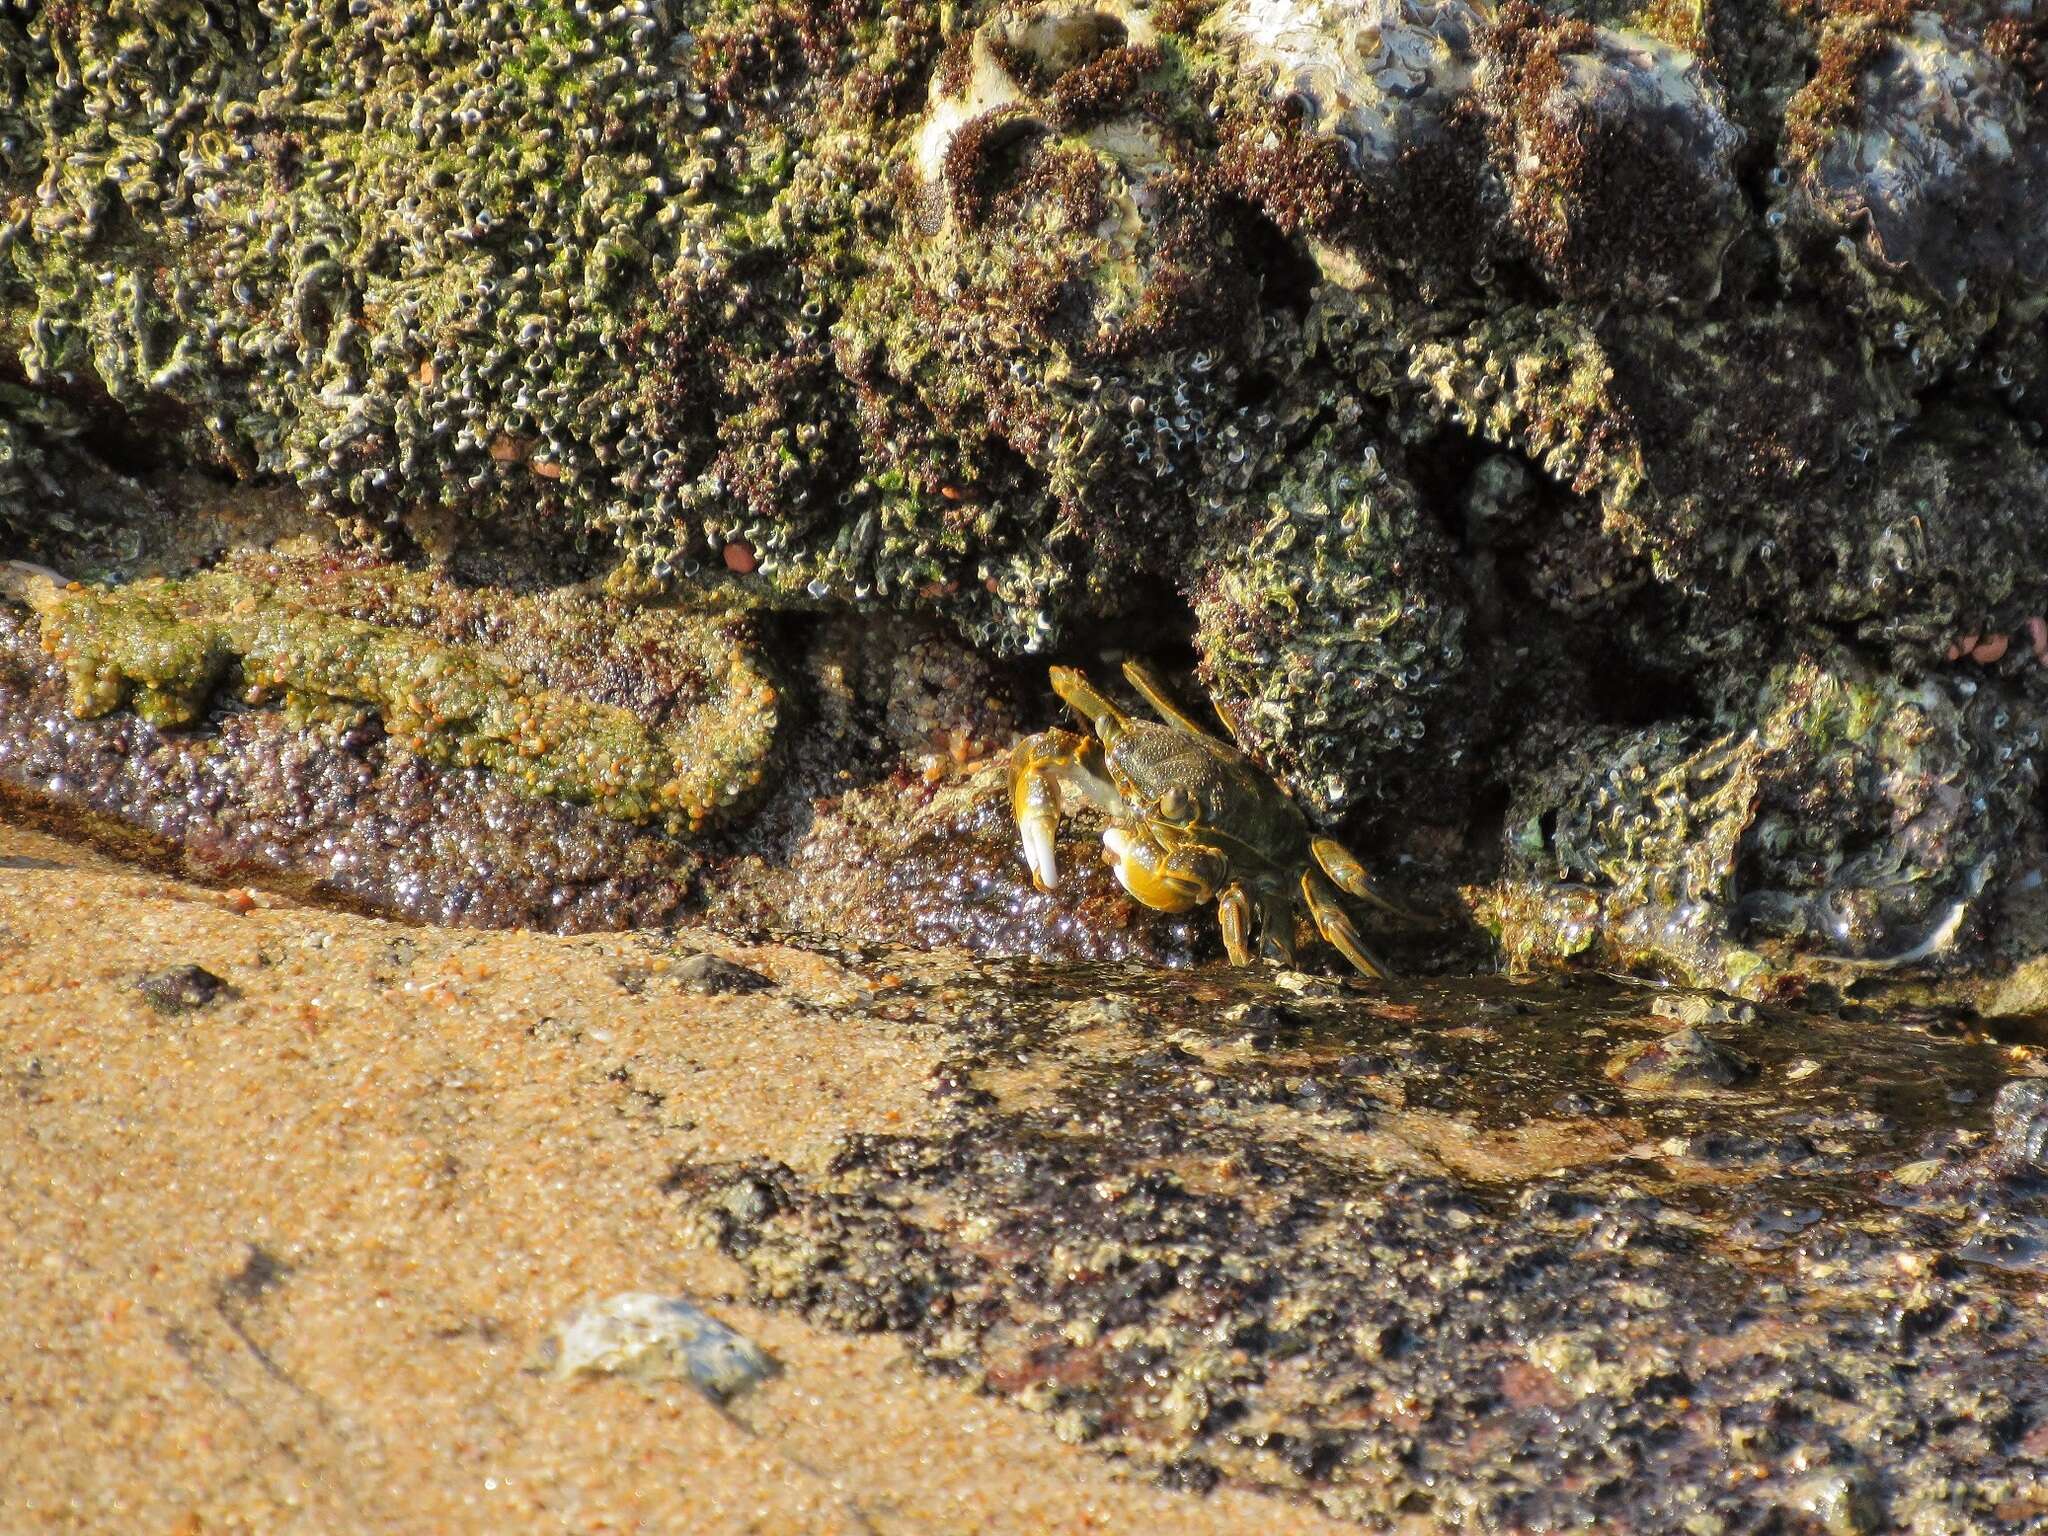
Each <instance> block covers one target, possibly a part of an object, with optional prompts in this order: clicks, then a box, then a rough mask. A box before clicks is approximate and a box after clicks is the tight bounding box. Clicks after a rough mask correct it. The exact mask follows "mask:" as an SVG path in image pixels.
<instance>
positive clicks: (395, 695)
mask: <svg viewBox="0 0 2048 1536" xmlns="http://www.w3.org/2000/svg"><path fill="white" fill-rule="evenodd" d="M29 600H30V604H31V606H32V607H33V608H34V609H35V611H36V613H37V615H38V617H39V618H40V620H41V625H42V638H43V645H44V648H45V649H46V650H48V651H49V652H50V653H51V654H52V655H53V656H54V657H55V658H56V660H57V661H58V662H59V663H60V664H61V665H62V667H63V668H64V672H65V676H66V680H67V683H68V688H69V701H70V706H71V709H72V710H73V712H74V713H75V714H77V715H79V716H81V717H84V718H91V717H93V716H97V715H103V714H106V713H108V712H110V711H112V710H115V709H118V708H120V707H122V706H123V705H129V706H132V707H133V708H134V709H135V710H136V712H137V713H138V714H140V715H141V716H143V718H144V719H146V720H148V721H149V722H150V723H151V724H154V725H159V726H170V727H180V726H189V725H192V724H194V723H195V722H197V721H198V720H199V719H200V718H201V717H202V716H203V715H204V714H205V713H206V712H207V710H208V709H209V708H210V707H211V706H212V705H213V704H214V702H215V700H216V699H217V697H219V696H220V695H221V694H222V693H223V691H224V690H226V689H228V688H229V686H230V685H232V688H233V690H234V692H236V693H238V694H239V695H240V696H241V697H242V698H243V700H245V701H246V702H264V701H269V700H281V701H282V702H283V704H284V705H285V707H286V709H287V710H288V711H289V712H290V713H291V714H292V715H293V716H294V717H295V718H296V719H298V720H300V721H302V722H313V721H318V720H341V721H350V720H354V719H355V718H357V717H359V716H361V715H364V714H369V715H372V716H374V717H376V719H377V720H378V721H379V722H380V723H381V725H382V728H383V730H384V732H385V734H386V735H387V736H388V737H389V738H391V739H392V740H393V741H394V742H396V743H398V744H399V745H400V746H402V747H403V748H405V749H406V750H408V751H410V752H412V753H414V754H416V755H418V756H420V757H422V758H425V759H426V760H428V761H429V762H432V763H435V764H437V765H440V766H445V767H455V768H471V767H477V768H484V769H488V770H490V771H491V772H492V773H495V774H497V775H500V776H501V777H502V778H503V779H504V780H505V781H506V782H507V783H509V784H511V785H512V786H513V787H515V788H517V789H519V790H521V791H522V792H524V793H527V794H530V795H535V796H541V797H546V798H551V799H559V800H564V801H567V802H570V803H573V804H579V805H588V806H591V807H592V808H594V809H595V810H597V811H599V812H601V813H602V814H604V815H606V816H610V817H614V818H616V819H618V820H622V821H630V822H646V821H659V822H661V823H662V824H663V825H665V826H666V827H667V828H668V829H669V830H671V831H675V832H693V831H697V830H701V829H702V828H703V827H704V826H705V825H707V824H708V823H710V822H712V821H714V820H716V819H720V818H723V817H725V816H727V815H729V814H731V813H732V811H733V810H734V809H735V807H737V806H739V805H741V804H743V803H744V802H745V801H747V800H748V799H749V798H750V797H751V795H752V793H753V791H754V790H756V789H757V788H758V787H759V786H760V784H761V781H762V777H763V774H764V772H765V769H766V766H767V762H768V759H769V756H770V753H771V752H772V751H773V748H774V745H775V737H776V726H777V719H778V709H777V690H776V687H775V685H774V683H773V681H772V680H771V679H770V677H769V675H768V674H767V673H766V672H765V671H764V670H763V668H762V666H761V664H760V662H759V661H758V660H757V659H756V658H755V656H754V654H753V652H752V651H751V649H750V648H749V647H748V646H747V645H745V644H735V643H734V640H735V639H736V638H738V637H739V635H740V633H741V632H740V631H737V630H736V629H735V627H734V625H733V624H732V623H731V622H730V621H726V620H721V619H717V618H706V617H696V616H690V615H684V614H679V613H674V612H664V611H644V612H637V613H631V614H622V613H619V612H617V611H616V610H613V609H610V608H607V607H603V606H601V605H598V604H594V603H591V602H589V601H588V600H584V599H579V598H576V597H574V596H573V595H568V594H552V595H548V596H544V597H526V596H519V595H515V594H512V593H507V592H502V591H476V590H472V589H464V588H460V587H458V586H456V585H455V584H454V583H453V582H452V581H451V580H449V578H447V577H446V576H444V575H439V574H436V573H433V572H424V571H407V570H403V569H400V568H395V567H389V566H374V565H367V564H362V563H354V564H351V563H347V562H341V563H337V562H334V561H331V560H329V559H327V558H325V557H319V556H290V555H250V556H244V557H241V558H239V559H238V560H235V561H232V562H230V563H229V564H227V565H224V566H221V567H217V568H215V569H213V570H210V571H206V572H202V573H200V574H198V575H195V576H191V577H186V578H182V579H179V580H168V581H167V580H162V579H154V580H146V581H138V582H132V583H129V584H127V585H125V586H120V587H115V588H96V587H81V586H77V585H71V586H64V587H60V586H57V585H56V584H55V583H53V582H49V581H42V582H40V583H37V584H35V585H33V586H32V587H31V589H30V593H29Z"/></svg>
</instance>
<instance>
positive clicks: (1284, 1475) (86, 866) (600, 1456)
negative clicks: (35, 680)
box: [0, 827, 2048, 1533]
mask: <svg viewBox="0 0 2048 1536" xmlns="http://www.w3.org/2000/svg"><path fill="white" fill-rule="evenodd" d="M0 952H4V960H5V964H4V966H0V1024H4V1029H0V1039H4V1042H5V1052H6V1060H5V1062H4V1064H0V1070H4V1071H5V1072H6V1074H7V1077H8V1081H9V1082H11V1083H12V1084H13V1088H14V1097H13V1103H14V1107H13V1110H12V1112H11V1113H10V1114H9V1116H8V1117H7V1118H6V1120H5V1122H4V1124H0V1143H4V1146H0V1151H4V1154H5V1155H4V1157H0V1188H4V1191H5V1195H6V1199H5V1209H6V1211H7V1213H8V1215H7V1220H8V1222H9V1223H10V1232H11V1237H10V1241H9V1242H8V1244H7V1245H6V1246H5V1257H4V1259H0V1297H4V1299H5V1301H6V1305H7V1309H8V1315H9V1316H10V1318H12V1319H13V1320H14V1325H13V1326H12V1327H11V1328H10V1329H9V1330H8V1333H7V1340H8V1341H9V1342H7V1343H6V1344H5V1346H4V1347H0V1356H4V1361H5V1366H6V1369H5V1371H4V1372H0V1379H4V1381H5V1385H4V1387H0V1404H4V1405H5V1406H6V1409H7V1413H8V1418H9V1421H10V1422H11V1423H12V1424H14V1425H15V1426H16V1432H15V1433H14V1434H13V1435H11V1436H9V1437H8V1438H7V1440H6V1443H5V1445H4V1446H0V1469H4V1470H5V1473H6V1475H7V1478H8V1487H9V1490H10V1492H9V1500H10V1508H12V1509H14V1510H16V1511H17V1512H20V1513H23V1514H25V1515H26V1516H27V1517H28V1518H30V1519H31V1520H33V1521H34V1522H35V1523H37V1524H39V1525H41V1526H50V1525H60V1526H65V1527H68V1528H74V1529H91V1530H100V1529H108V1530H111V1529H135V1528H138V1527H146V1528H152V1529H154V1528H175V1527H176V1525H177V1523H178V1522H179V1521H181V1520H182V1521H185V1522H186V1523H187V1525H188V1526H191V1527H192V1528H196V1529H215V1528H222V1529H237V1528H250V1529H273V1530H274V1529H289V1528H296V1527H298V1526H303V1527H304V1528H307V1529H313V1528H319V1529H325V1530H351V1531H353V1530H364V1531H369V1530H385V1529H389V1530H397V1529H409V1528H416V1527H417V1525H418V1523H419V1522H420V1520H422V1519H430V1520H432V1521H434V1522H435V1523H438V1524H441V1525H444V1526H445V1527H446V1528H448V1529H451V1530H491V1529H503V1528H505V1527H506V1525H507V1524H514V1525H517V1524H524V1523H531V1522H534V1521H545V1522H553V1523H559V1524H563V1525H567V1526H572V1527H576V1526H587V1527H590V1528H602V1527H604V1526H605V1525H606V1524H607V1523H609V1524H610V1525H613V1526H623V1527H625V1528H633V1527H634V1526H635V1525H636V1524H637V1525H639V1526H640V1527H643V1528H649V1529H652V1528H660V1527H663V1526H672V1525H677V1524H686V1525H688V1526H689V1528H691V1529H697V1530H706V1531H718V1532H727V1531H730V1532H738V1531H741V1530H752V1529H761V1528H763V1527H764V1526H765V1527H767V1528H776V1529H783V1528H787V1529H802V1530H807V1531H808V1530H816V1531H820V1532H825V1531H836V1530H848V1531H854V1530H866V1531H886V1532H924V1531H934V1532H936V1531H942V1530H958V1529H977V1530H988V1531H996V1532H1000V1531H1010V1530H1014V1531H1019V1532H1024V1531H1040V1530H1064V1529H1076V1528H1084V1527H1092V1528H1096V1529H1103V1530H1111V1531H1115V1530H1130V1531H1141V1530H1158V1529H1174V1530H1187V1531H1194V1532H1200V1531H1215V1532H1231V1531H1255V1530H1271V1529H1274V1528H1275V1527H1276V1525H1278V1526H1282V1527H1284V1528H1286V1529H1289V1530H1299V1531H1304V1532H1311V1531H1319V1530H1333V1531H1334V1530H1337V1529H1357V1528H1359V1525H1360V1524H1363V1525H1364V1526H1367V1527H1393V1528H1398V1529H1404V1530H1411V1531H1416V1532H1421V1531H1428V1530H1440V1529H1472V1530H1506V1529H1517V1530H1521V1529H1552V1528H1579V1527H1583V1526H1585V1525H1588V1524H1594V1523H1597V1524H1598V1525H1600V1526H1601V1527H1602V1528H1603V1529H1608V1530H1616V1531H1638V1530H1639V1531H1655V1532H1660V1533H1663V1532H1677V1531H1688V1532H1690V1531H1695V1530H1700V1529H1713V1530H1723V1531H1739V1530H1760V1529H1774V1528H1775V1529H1793V1530H1803V1529H1812V1530H1816V1531H1829V1532H1835V1531H1841V1532H1859V1531H1868V1532H1873V1533H1874V1532H1880V1531H1884V1532H1889V1531H1906V1532H1927V1533H1934V1532H1953V1531H1982V1532H2001V1531H2012V1532H2018V1531H2022V1530H2027V1529H2032V1528H2035V1527H2037V1526H2038V1525H2040V1524H2041V1523H2042V1521H2043V1519H2044V1518H2048V1483H2044V1482H2043V1480H2042V1473H2041V1468H2042V1467H2043V1465H2044V1464H2048V1387H2044V1382H2048V1326H2044V1323H2043V1318H2044V1317H2048V1310H2044V1306H2043V1303H2044V1301H2048V1295H2044V1291H2043V1287H2044V1285H2048V1161H2044V1159H2048V1075H2044V1074H2048V1058H2044V1057H2043V1056H2042V1054H2041V1051H2040V1048H2039V1047H2037V1046H2034V1045H2030V1044H2028V1043H2026V1042H2024V1041H2021V1040H2017V1039H2011V1038H2008V1039H2005V1040H2000V1039H1995V1038H1991V1037H1987V1036H1985V1035H1983V1034H1982V1033H1980V1032H1977V1031H1974V1030H1972V1029H1970V1028H1969V1027H1967V1026H1966V1025H1965V1024H1963V1023H1962V1022H1960V1021H1959V1020H1958V1019H1957V1018H1956V1017H1955V1016H1954V1015H1952V1014H1946V1013H1940V1012H1935V1011H1932V1010H1926V1011H1920V1012H1917V1013H1916V1012H1908V1011H1902V1010H1896V1009H1894V1010H1891V1011H1889V1012H1888V1013H1885V1014H1877V1013H1875V1012H1873V1011H1872V1010H1868V1009H1864V1008H1860V1007H1857V1006H1854V1005H1850V1006H1846V1007H1843V1008H1841V1009H1838V1010H1835V1011H1833V1012H1810V1013H1804V1014H1801V1013H1793V1012H1788V1011H1785V1010H1782V1009H1777V1008H1759V1007H1752V1006H1750V1005H1747V1004H1731V1003H1728V1002H1726V1001H1725V1000H1716V999H1713V998H1711V997H1706V996H1702V995H1698V994H1688V993H1678V992H1669V991H1663V992H1660V991H1657V990H1655V989H1650V988H1643V987H1624V986H1619V985H1615V984H1609V983H1596V982H1580V983H1576V984H1572V985H1569V986H1560V985H1557V984H1552V983H1533V984H1532V983H1521V984H1517V983H1511V982H1507V981H1499V980H1496V981H1487V982H1479V983H1438V982H1409V983H1396V984H1392V985H1390V986H1384V987H1377V988H1374V987H1366V986H1363V985H1351V984H1344V985H1339V984H1336V983H1330V982H1323V981H1319V980H1316V979H1315V978H1311V977H1305V976H1300V975H1295V974H1291V973H1274V972H1267V973H1264V974H1263V975H1260V976H1256V977H1247V976H1245V975H1244V974H1242V973H1234V972H1232V971H1230V970H1229V969H1228V968H1225V967H1215V966H1211V967H1205V968H1202V969H1199V970H1197V971H1194V972H1192V973H1183V974H1180V975H1176V976H1166V975H1163V974H1162V973H1160V972H1158V971H1156V970H1152V969H1149V968H1144V967H1139V966H1135V965H1132V964H1128V963H1125V964H1102V965H1093V966H1077V965H1071V964H1069V965H1063V966H1046V965H1044V964H1042V963H1037V962H1014V963H1010V964H1006V965H999V966H997V965H990V964H987V963H980V964H972V963H968V962H966V961H963V960H962V959H960V958H958V957H957V956H949V955H947V954H943V953H940V954H931V953H923V952H917V951H905V950H890V949H885V948H880V947H873V948H868V949H864V950H858V951H852V950H841V951H837V952H825V951H820V950H818V949H815V948H810V949H806V948H793V947H789V946H783V945H773V944H760V945H751V946H735V945H733V944H731V943H730V942H729V941H726V940H723V939H721V938H719V937H718V936H716V935H713V934H709V933H702V932H693V931H689V930H684V931H681V932H677V933H674V934H671V935H666V936H656V935H624V936H612V937H586V938H551V937H546V936H540V935H533V934H517V933H511V934H475V933H462V932H458V931H454V930H449V929H434V928H408V927H404V926H401V925H396V924H391V923H386V922H379V921H375V920H370V919H364V918H356V917H350V916H347V915H343V914H336V913H332V912H324V911H318V910H309V909H305V908H298V907H295V906H293V905H292V904H290V903H289V902H285V901H282V900H280V899H276V898H267V897H261V896H256V895H252V894H251V893H248V892H246V891H229V892H219V891H211V890H205V889H201V888H198V887H193V886H189V885H184V884H180V883H177V882H173V881H166V880H163V879H161V878H158V877H154V876H151V875H148V874H145V873H140V872H137V871H135V870H133V869H132V868H124V867H121V866H115V865H109V864H103V863H101V862H99V861H97V860H96V859H95V858H93V857H92V856H91V855H87V854H82V853H80V852H79V851H78V850H77V849H76V848H74V847H71V846H69V845H66V844H61V843H57V842H53V841H51V840H49V839H46V838H42V837H39V836H35V835H32V834H28V833H23V832H19V831H13V830H9V829H6V828H4V827H0ZM704 955H709V956H710V957H711V958H712V961H713V962H715V965H710V964H706V963H703V962H700V961H698V959H697V957H699V956H704ZM195 969H196V970H198V971H203V972H205V973H206V974H208V975H211V976H213V977H216V978H218V979H219V981H220V982H221V983H222V986H221V988H220V989H219V990H218V991H217V992H215V993H214V994H213V995H212V996H211V997H210V998H209V999H208V1000H207V1001H206V1002H204V1003H203V1004H201V1005H199V1006H197V1007H195V1008H191V1009H186V1010H179V1011H169V1012H166V1011H160V1009H159V1008H158V1007H157V1006H155V1005H154V1003H153V1002H152V1000H151V998H150V996H149V995H148V993H147V991H145V990H138V982H140V983H141V984H142V986H143V987H144V988H147V987H151V986H154V987H157V988H158V989H159V990H162V988H163V981H162V978H164V977H165V976H167V975H171V974H179V973H182V974H187V975H189V974H190V972H191V971H192V970H195ZM706 969H716V970H717V971H718V972H719V973H720V974H726V973H728V972H742V973H744V974H746V975H749V976H751V977H752V980H751V981H750V982H749V983H748V984H747V985H746V986H744V987H728V988H711V989H708V990H707V989H706V988H705V987H703V986H702V985H701V984H700V983H701V977H700V976H699V974H698V973H699V972H700V971H702V970H706ZM620 1292H654V1293H657V1295H658V1296H661V1297H667V1298H674V1299H675V1301H676V1302H678V1303H687V1304H688V1305H676V1304H672V1303H671V1302H670V1301H663V1302H661V1303H660V1307H659V1309H658V1310H659V1312H660V1315H661V1316H662V1317H665V1318H666V1317H669V1316H670V1315H675V1316H680V1317H683V1318H685V1319H687V1320H688V1323H689V1329H688V1337H689V1338H690V1339H693V1340H696V1341H699V1342H700V1343H701V1342H702V1341H703V1340H705V1339H711V1340H714V1341H718V1346H719V1348H720V1349H721V1350H723V1351H725V1352H726V1353H727V1354H731V1355H733V1356H734V1357H735V1358H737V1357H739V1356H742V1355H743V1356H745V1357H746V1358H748V1359H750V1360H758V1358H759V1357H757V1356H755V1355H754V1354H753V1352H752V1349H750V1348H749V1347H747V1346H746V1345H743V1344H741V1343H739V1342H737V1341H733V1340H731V1339H730V1338H729V1336H727V1335H726V1334H725V1333H724V1331H723V1330H725V1329H728V1328H733V1329H737V1330H738V1331H739V1333H740V1334H741V1335H742V1336H743V1337H744V1338H745V1339H746V1340H750V1341H751V1342H752V1345H753V1346H756V1347H758V1348H759V1349H762V1350H765V1351H766V1355H767V1357H768V1358H769V1359H770V1360H771V1361H772V1362H773V1363H774V1365H775V1366H776V1367H777V1369H776V1370H775V1371H774V1372H773V1373H772V1374H770V1375H768V1376H767V1377H766V1379H762V1380H759V1382H758V1384H757V1385H754V1386H752V1387H751V1389H750V1390H748V1391H746V1392H745V1393H744V1395H741V1396H736V1397H734V1398H733V1399H732V1400H731V1402H730V1403H729V1404H728V1405H727V1408H726V1409H725V1410H724V1411H723V1412H721V1411H720V1410H719V1409H718V1408H717V1407H716V1406H714V1405H713V1403H712V1402H711V1401H709V1400H708V1399H707V1398H706V1397H705V1396H704V1395H703V1393H702V1392H701V1391H700V1389H699V1388H698V1387H697V1386H696V1385H693V1384H692V1383H691V1382H690V1381H689V1380H687V1379H670V1378H671V1377H673V1376H676V1375H677V1374H678V1373H676V1372H673V1371H671V1370H669V1369H667V1368H666V1366H665V1365H664V1366H663V1367H662V1368H658V1369H648V1370H645V1371H641V1372H640V1375H639V1377H637V1378H635V1379H621V1378H618V1377H612V1376H600V1377H598V1378H595V1379H592V1380H587V1381H582V1382H579V1383H565V1382H563V1381H561V1380H560V1379H559V1372H560V1370H561V1367H562V1362H563V1356H562V1355H561V1347H562V1346H561V1340H560V1337H559V1336H558V1334H559V1328H558V1325H560V1324H561V1323H562V1321H563V1320H564V1319H565V1318H568V1317H570V1316H571V1315H572V1314H574V1315H577V1316H583V1315H587V1314H585V1313H583V1312H582V1311H581V1310H580V1309H584V1308H589V1307H592V1306H594V1305H596V1304H597V1303H599V1302H601V1301H602V1300H603V1299H604V1298H606V1297H614V1296H616V1295H617V1293H620ZM639 1299H640V1300H641V1301H645V1300H646V1298H645V1297H642V1298H639ZM692 1308H695V1309H696V1310H692ZM643 1310H644V1309H643ZM705 1314H708V1316H709V1321H708V1322H707V1321H706V1320H705ZM643 1331H644V1330H643ZM629 1342H631V1343H632V1344H633V1350H634V1351H638V1349H639V1336H638V1334H635V1335H634V1339H633V1340H632V1341H629ZM692 1347H695V1346H692ZM657 1354H659V1351H657ZM579 1358H580V1357H579ZM638 1359H639V1354H638V1353H634V1360H635V1361H636V1362H637V1361H638ZM659 1359H660V1361H662V1362H666V1361H667V1360H668V1359H669V1355H667V1354H660V1355H659ZM631 1368H632V1369H633V1370H639V1369H640V1367H639V1365H638V1364H634V1365H632V1367H631ZM749 1374H750V1376H756V1377H758V1376H759V1375H760V1372H759V1370H758V1369H754V1370H752V1371H750V1373H749ZM719 1379H720V1381H721V1382H723V1381H724V1380H725V1378H724V1377H720V1378H719Z"/></svg>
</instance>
